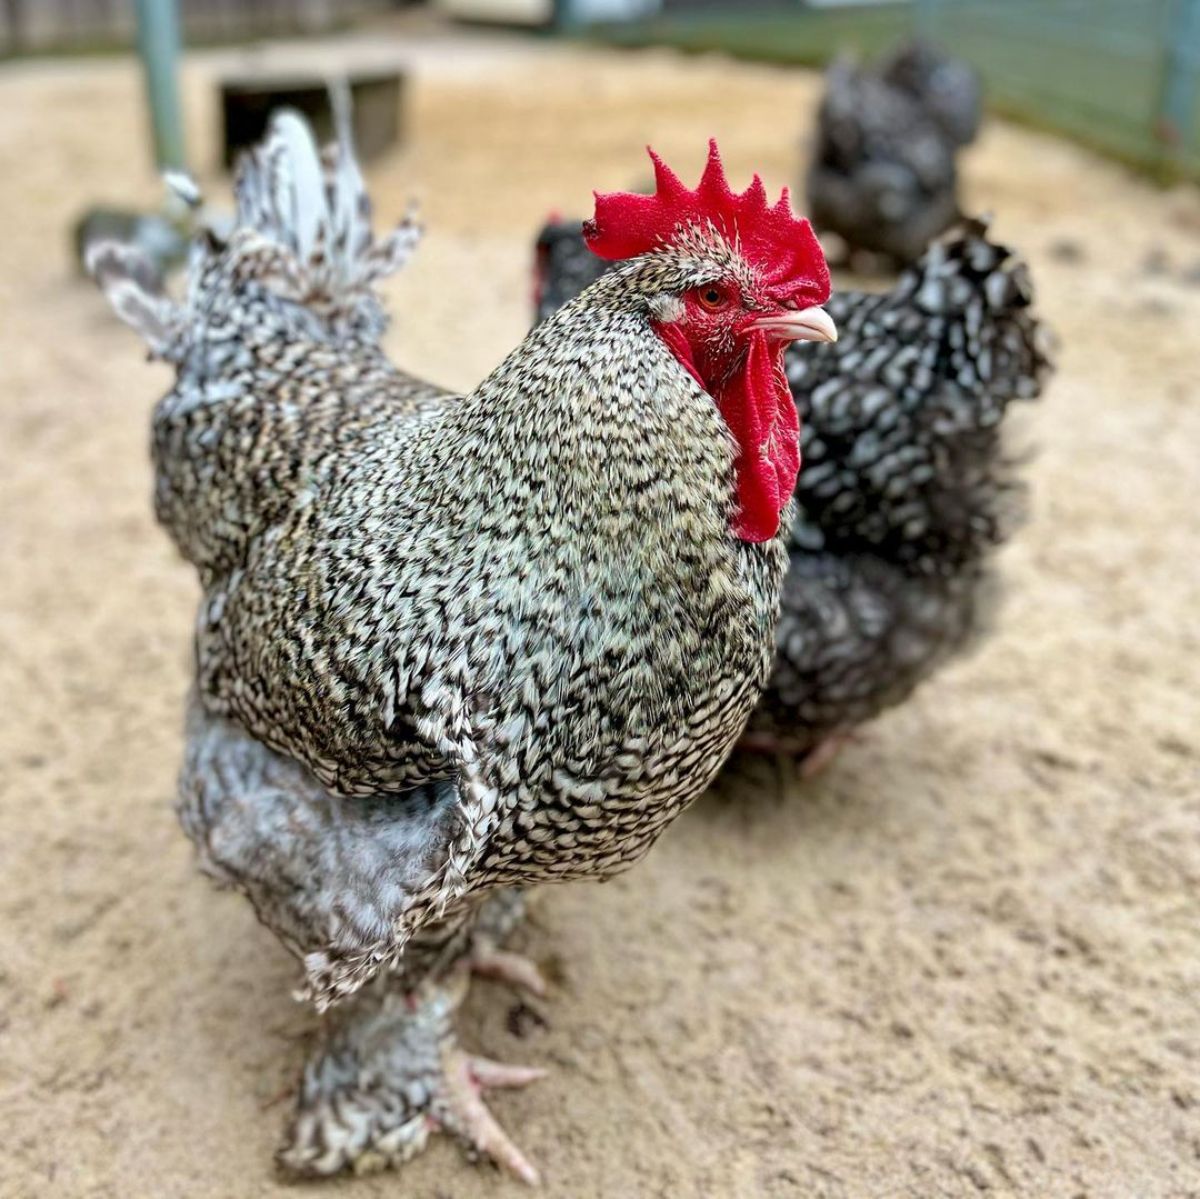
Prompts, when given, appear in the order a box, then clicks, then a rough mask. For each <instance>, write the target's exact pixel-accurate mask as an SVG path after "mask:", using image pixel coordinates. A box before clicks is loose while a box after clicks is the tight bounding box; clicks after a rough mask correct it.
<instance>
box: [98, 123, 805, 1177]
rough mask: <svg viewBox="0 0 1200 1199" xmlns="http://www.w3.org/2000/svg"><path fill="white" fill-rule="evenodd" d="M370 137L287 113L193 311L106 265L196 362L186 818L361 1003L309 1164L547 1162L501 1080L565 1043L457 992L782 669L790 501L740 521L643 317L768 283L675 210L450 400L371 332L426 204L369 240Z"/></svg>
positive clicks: (695, 761) (700, 420)
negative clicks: (481, 1013) (651, 241)
mask: <svg viewBox="0 0 1200 1199" xmlns="http://www.w3.org/2000/svg"><path fill="white" fill-rule="evenodd" d="M342 127H343V130H345V129H347V128H348V121H347V120H346V114H345V113H343V114H342ZM344 136H345V135H344ZM348 147H349V143H348V138H347V139H346V140H344V141H343V143H342V150H341V151H332V152H328V153H327V155H326V157H325V158H324V160H323V161H322V160H319V159H318V157H317V155H316V150H315V147H314V146H313V144H312V139H311V134H310V132H309V131H308V129H307V126H306V125H305V124H304V123H303V122H302V121H301V120H300V119H299V118H298V117H296V116H294V115H290V114H281V115H280V116H277V117H276V119H275V120H274V122H273V124H272V131H271V134H270V137H269V138H268V141H267V142H266V143H265V144H264V145H263V146H262V147H261V148H259V149H258V150H257V151H255V152H254V153H253V154H252V155H251V156H250V157H249V158H248V159H247V160H246V161H245V162H244V164H243V166H242V168H241V171H240V173H239V178H238V183H237V198H238V220H237V224H236V227H235V229H234V230H233V232H232V234H231V235H230V237H229V239H228V240H222V239H220V238H218V237H217V236H216V235H214V234H212V233H208V234H205V235H203V236H202V237H201V238H200V239H199V240H198V242H197V244H196V247H195V249H194V251H193V255H192V260H191V264H190V271H189V284H188V293H187V297H186V300H185V301H184V302H183V303H177V302H175V301H173V300H171V299H170V298H169V297H168V296H167V295H165V294H164V293H163V292H162V290H161V289H160V287H159V285H158V282H157V279H156V278H155V277H154V276H153V275H152V274H150V273H147V272H146V271H145V270H144V269H143V264H142V263H141V261H140V260H139V258H138V256H137V253H136V251H134V250H132V249H129V248H125V247H120V246H115V245H111V244H110V245H102V246H99V247H97V248H96V249H95V250H94V251H93V252H92V254H91V257H90V266H91V269H92V271H93V273H94V274H95V276H96V278H97V279H98V281H99V282H100V283H101V285H102V286H103V287H104V289H105V290H106V292H107V293H108V295H109V298H110V300H111V301H112V303H113V305H114V307H115V308H116V310H117V311H118V313H119V314H120V315H121V316H122V317H123V318H124V319H125V320H126V321H128V322H129V323H130V324H132V325H133V326H134V327H135V328H137V329H138V330H139V331H140V332H141V333H142V335H143V337H144V338H145V339H146V341H147V342H148V343H149V345H150V347H151V350H152V352H153V353H154V354H156V355H157V356H159V357H161V358H164V359H166V360H168V361H170V362H172V363H174V364H175V366H176V370H177V375H176V381H175V384H174V386H173V387H172V389H171V391H170V392H169V393H168V394H167V396H166V397H164V399H163V400H162V401H161V402H160V403H159V405H158V407H157V409H156V410H155V414H154V438H153V449H154V462H155V471H156V484H155V503H156V510H157V514H158V517H159V519H160V521H161V522H162V524H163V525H164V526H165V527H166V528H167V530H168V531H169V532H170V534H171V536H172V537H173V538H174V540H175V542H176V544H177V546H178V547H179V549H180V551H181V552H182V553H183V555H184V556H185V557H186V558H187V559H188V560H189V561H190V562H192V563H193V564H194V565H195V567H196V569H197V571H198V573H199V575H200V580H201V583H202V585H203V589H204V596H203V600H202V603H201V606H200V612H199V617H198V620H197V626H196V656H197V682H196V687H195V692H194V696H193V699H192V701H191V704H190V708H189V715H188V723H187V753H186V757H185V763H184V768H183V771H182V775H181V780H180V802H179V813H180V818H181V822H182V824H183V827H184V829H185V831H186V832H187V833H188V835H189V837H191V839H192V840H193V842H194V843H195V845H196V846H197V849H198V853H199V857H200V861H201V863H202V865H203V866H204V868H205V869H206V870H207V871H208V872H209V873H210V874H212V875H214V876H215V877H216V878H217V879H218V880H220V881H221V882H223V883H225V884H227V885H230V886H233V887H235V888H237V889H238V890H240V891H241V892H242V893H244V894H245V895H246V896H247V897H248V898H249V899H250V901H251V902H252V903H253V905H254V907H255V910H256V912H257V913H258V915H259V917H260V919H261V920H262V921H263V922H264V923H265V924H266V925H267V926H268V927H270V928H271V929H272V930H273V931H275V932H276V933H277V934H278V936H279V937H280V939H281V940H282V941H283V943H284V944H285V945H286V946H288V947H289V948H290V949H291V950H292V951H293V952H294V953H295V954H297V956H299V957H300V958H301V959H302V960H303V962H304V965H305V969H306V973H307V994H308V996H309V998H311V999H312V1000H313V1001H314V1002H315V1003H316V1005H317V1007H318V1008H319V1009H321V1010H324V1009H325V1008H326V1007H328V1006H329V1005H331V1004H333V1003H335V1002H336V1001H340V1000H345V1001H347V1002H345V1003H343V1004H342V1006H341V1007H339V1008H338V1009H337V1011H336V1012H334V1013H331V1014H330V1015H328V1016H327V1018H326V1019H327V1036H326V1038H325V1041H324V1044H323V1046H322V1048H321V1049H320V1050H319V1051H318V1053H317V1055H316V1056H315V1057H314V1058H313V1060H312V1061H311V1062H310V1065H309V1068H308V1070H307V1071H306V1074H305V1081H304V1084H303V1086H302V1088H301V1094H300V1098H299V1101H298V1105H297V1111H296V1115H295V1118H294V1120H293V1123H292V1126H291V1130H290V1132H289V1135H288V1141H287V1144H286V1146H285V1148H284V1150H283V1151H282V1154H281V1162H282V1163H283V1164H284V1165H285V1166H286V1167H287V1168H288V1169H289V1170H292V1171H294V1172H299V1173H302V1174H312V1173H318V1174H320V1173H330V1172H334V1171H337V1170H340V1169H342V1168H353V1169H355V1170H362V1169H370V1168H374V1167H376V1166H380V1165H389V1164H395V1163H398V1162H401V1161H403V1160H405V1159H406V1158H407V1157H408V1156H410V1155H411V1154H412V1153H413V1152H416V1151H417V1150H418V1149H419V1148H420V1147H421V1146H422V1145H423V1144H424V1140H425V1138H426V1137H427V1136H428V1134H429V1131H430V1129H431V1128H433V1127H441V1128H444V1129H446V1130H448V1131H452V1132H456V1133H458V1135H460V1136H461V1137H462V1138H463V1139H464V1140H466V1141H467V1142H468V1144H469V1145H471V1146H472V1147H473V1148H475V1149H476V1150H478V1151H482V1152H485V1153H488V1154H489V1155H490V1156H492V1157H493V1158H495V1159H496V1160H497V1161H500V1162H503V1163H504V1164H506V1165H507V1166H508V1167H509V1168H510V1169H511V1170H512V1171H513V1172H514V1173H516V1174H518V1175H519V1176H520V1177H522V1178H525V1179H526V1180H528V1181H532V1180H534V1179H535V1178H536V1171H534V1170H533V1167H532V1166H531V1165H530V1164H529V1163H528V1162H527V1161H526V1160H525V1159H524V1158H523V1156H522V1155H521V1154H520V1152H519V1150H517V1149H516V1147H515V1146H513V1145H512V1143H511V1142H510V1141H509V1140H508V1138H507V1137H506V1136H505V1135H504V1133H503V1131H502V1130H500V1129H499V1127H498V1126H497V1125H496V1124H495V1122H494V1121H493V1120H492V1119H491V1117H490V1115H489V1114H488V1113H487V1111H486V1109H485V1108H484V1107H483V1105H482V1103H481V1101H480V1099H479V1095H478V1092H479V1089H480V1087H481V1086H486V1085H497V1086H505V1085H523V1083H524V1082H527V1081H530V1080H532V1078H533V1077H536V1076H537V1075H538V1074H539V1073H540V1072H538V1071H530V1070H527V1069H523V1068H512V1067H504V1066H500V1065H499V1064H497V1063H492V1062H487V1061H485V1060H484V1059H479V1058H473V1057H470V1056H469V1055H465V1054H463V1053H462V1051H461V1050H459V1049H458V1047H457V1043H456V1041H455V1040H454V1038H453V1029H452V1016H453V1012H454V1009H455V1008H456V1007H457V1005H458V1003H459V1002H460V1000H461V997H462V994H463V993H464V991H465V972H466V971H467V970H468V969H469V968H470V966H469V963H470V962H474V963H475V965H476V967H478V968H482V967H481V966H480V958H481V954H482V950H481V949H480V944H481V941H480V921H481V920H482V919H484V917H483V916H481V912H484V911H488V912H493V913H494V912H495V911H496V910H497V909H498V907H499V908H504V909H505V910H508V905H509V901H510V897H511V896H512V894H513V892H512V890H511V886H512V884H520V883H536V882H548V881H558V880H563V879H570V878H581V877H604V876H606V875H609V874H612V873H614V872H615V871H617V870H620V869H622V868H624V867H626V866H628V865H629V864H631V863H632V862H633V861H634V860H636V859H637V858H638V857H640V856H641V855H642V854H643V853H644V852H645V851H646V849H647V848H648V847H649V846H650V844H651V843H652V842H653V840H654V839H655V837H656V836H657V835H658V834H659V833H660V832H661V831H662V829H663V828H664V827H665V825H666V824H667V823H668V822H669V821H670V819H671V818H672V817H674V816H675V815H676V814H677V813H678V812H679V811H680V810H681V809H682V808H683V807H684V806H685V805H686V804H687V803H688V802H689V801H690V800H692V799H693V798H694V797H695V796H696V795H698V794H699V793H700V791H702V790H703V788H704V787H705V786H706V785H707V783H708V782H709V780H710V779H711V778H712V776H713V774H714V773H715V772H716V770H717V769H718V768H719V766H720V764H721V762H722V761H723V760H724V758H725V756H726V755H727V753H728V752H729V750H730V749H731V748H732V746H733V744H734V743H735V741H736V740H737V738H738V736H739V735H740V733H741V731H742V728H743V726H744V725H745V722H746V719H747V717H748V716H749V714H750V712H751V710H752V709H753V707H754V705H755V703H756V702H757V699H758V696H759V694H760V692H761V689H762V686H763V684H764V683H765V681H766V678H767V676H768V674H769V672H770V669H771V662H772V656H773V644H774V626H775V621H776V619H777V616H778V611H779V593H780V588H781V586H782V581H783V574H784V570H785V567H786V560H787V557H786V552H785V549H784V540H785V536H786V520H785V521H784V523H783V524H781V526H780V531H779V533H778V534H777V535H776V536H775V537H774V538H772V539H770V540H768V541H765V542H761V543H751V542H748V541H744V540H741V539H739V538H738V537H737V536H735V534H734V532H733V531H732V529H731V521H732V518H733V517H734V515H735V512H736V511H737V507H738V499H737V493H736V490H735V475H734V463H735V455H736V445H735V443H734V440H733V438H732V437H731V435H730V433H729V430H728V429H727V428H726V426H725V424H724V422H723V420H722V418H721V416H720V414H719V411H718V409H717V406H716V404H715V403H714V401H713V399H712V398H711V397H710V396H709V395H708V394H707V393H706V392H705V391H704V390H702V388H701V387H700V386H699V385H698V384H697V382H696V381H695V379H694V378H693V376H692V374H691V373H689V371H688V370H685V369H684V367H683V366H681V365H680V363H679V361H678V360H677V359H676V358H675V357H674V356H673V355H672V353H671V352H670V351H669V350H668V349H667V347H666V345H665V344H664V341H663V340H662V338H660V337H659V336H658V335H657V334H656V333H655V332H654V330H653V328H652V321H670V320H673V319H676V317H677V316H678V314H679V312H680V311H682V308H683V305H682V303H681V301H680V300H679V298H678V296H679V293H681V292H684V291H685V290H688V289H693V288H696V287H700V286H703V285H706V284H708V283H710V282H713V281H718V280H721V281H730V282H732V283H734V284H735V285H736V286H737V288H738V291H739V294H740V295H742V296H745V297H747V303H750V302H751V300H752V299H753V294H754V285H755V282H756V279H757V276H756V275H755V273H754V269H753V268H752V267H751V265H750V264H748V263H747V262H746V261H745V260H744V259H743V258H742V257H741V256H740V254H739V253H737V252H736V250H735V249H734V248H733V247H732V246H731V245H729V244H728V243H727V242H726V241H725V240H724V239H722V238H721V237H720V236H719V235H718V234H717V233H716V232H715V230H714V229H713V228H712V227H711V226H706V227H703V228H690V227H689V228H687V229H681V230H679V231H678V233H677V235H676V237H675V239H674V240H673V242H672V243H671V245H670V246H666V247H663V248H661V249H657V250H655V251H654V252H652V253H650V254H647V255H644V256H642V257H640V258H634V259H631V260H629V261H626V262H623V263H622V264H620V265H619V266H618V267H617V268H616V269H615V270H614V271H613V272H612V273H611V274H609V275H607V276H606V277H605V278H604V279H603V280H601V281H599V282H598V283H597V284H596V285H595V286H594V287H593V288H591V289H590V290H589V291H588V292H587V293H586V294H585V295H582V296H580V297H579V298H578V299H576V300H574V301H573V302H572V303H570V304H568V305H566V306H565V307H564V308H563V309H562V311H560V312H559V313H558V314H557V315H556V316H555V317H554V318H553V319H552V320H549V321H547V322H546V323H544V324H543V325H542V326H541V327H539V328H538V329H537V330H535V331H533V332H532V333H531V334H530V335H529V336H528V337H527V338H526V339H525V341H524V342H523V343H522V344H521V345H520V346H519V347H517V349H516V350H514V351H513V353H512V354H510V355H509V357H508V358H507V359H506V360H505V361H504V362H503V363H501V365H500V366H499V367H497V369H496V370H495V371H494V372H493V373H492V374H491V375H490V376H489V377H488V378H487V379H486V380H485V381H484V382H483V383H482V384H481V385H480V386H479V387H478V388H477V389H476V390H475V391H474V392H472V393H470V394H468V395H466V396H458V395H454V394H451V393H449V392H446V391H445V390H443V389H441V388H438V387H435V386H433V385H430V384H427V383H424V382H422V381H420V380H417V379H414V378H412V377H410V376H408V375H405V374H403V373H402V372H400V371H398V370H397V369H396V368H395V367H394V366H392V365H391V364H390V363H389V362H388V361H387V360H386V359H385V358H384V356H383V354H382V352H381V350H380V348H379V344H378V343H379V337H380V334H381V332H382V330H383V327H384V314H383V311H382V308H381V306H380V303H379V300H378V298H377V296H376V295H375V293H374V291H373V290H372V287H371V284H372V282H373V281H374V280H375V279H377V278H379V277H380V276H381V275H384V274H387V273H388V272H390V271H393V270H395V269H396V268H397V267H398V266H400V265H401V264H402V263H403V261H404V259H405V257H406V256H407V254H408V252H409V251H410V250H411V248H412V246H413V244H414V243H415V241H416V236H417V230H416V227H415V226H414V225H413V224H412V223H411V222H407V221H406V222H405V223H403V224H402V225H401V226H400V227H399V228H398V229H397V230H396V231H395V232H394V233H393V234H392V235H391V236H390V237H388V238H385V239H383V240H382V241H377V240H376V239H375V238H374V237H373V235H372V234H371V231H370V227H369V205H368V203H367V198H366V193H365V190H364V189H363V185H362V179H361V177H360V175H359V173H358V168H357V166H356V164H355V162H354V160H353V155H352V154H351V153H349V152H348ZM181 186H183V191H182V192H181V194H184V195H186V196H191V195H192V192H193V189H192V188H191V187H189V186H184V185H181ZM489 923H490V924H492V925H494V924H495V923H496V921H495V920H494V919H492V920H490V921H489ZM506 923H507V919H506V921H502V922H501V924H503V925H505V926H506ZM500 931H501V932H502V931H503V929H502V928H501V929H500ZM493 939H494V938H493ZM491 956H492V958H493V966H494V965H495V961H494V959H495V957H496V955H495V954H493V955H491ZM501 956H503V955H501ZM505 971H506V972H507V977H509V978H511V979H514V980H515V981H517V982H518V983H519V984H521V985H525V986H529V985H531V983H530V979H531V978H532V979H533V980H534V981H535V982H536V981H537V979H536V972H533V973H532V974H531V973H530V970H529V969H528V968H527V967H524V968H521V969H515V968H514V967H513V966H512V964H511V963H509V964H508V965H507V966H506V967H505ZM368 982H370V983H371V986H370V988H369V992H368V993H364V994H361V995H359V996H355V997H352V995H353V993H354V992H355V991H359V990H360V989H361V988H363V987H364V984H367V983H368Z"/></svg>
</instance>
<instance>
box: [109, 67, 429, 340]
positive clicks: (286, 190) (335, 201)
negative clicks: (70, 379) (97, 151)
mask: <svg viewBox="0 0 1200 1199" xmlns="http://www.w3.org/2000/svg"><path fill="white" fill-rule="evenodd" d="M331 99H332V103H333V109H334V116H335V124H336V130H337V142H336V143H335V144H334V145H332V146H329V147H327V148H326V150H325V152H324V153H321V152H320V151H319V150H318V148H317V143H316V140H315V139H314V137H313V133H312V129H311V127H310V126H309V124H308V122H307V121H306V120H305V119H304V118H303V117H302V116H300V115H299V114H298V113H296V112H293V111H290V110H286V109H285V110H281V111H279V112H277V113H275V114H274V116H273V117H272V118H271V122H270V125H269V127H268V131H267V136H266V138H265V139H264V140H263V142H262V143H261V144H260V145H259V146H257V147H256V148H255V149H253V150H251V151H250V152H248V153H247V154H246V155H245V156H244V157H243V159H242V161H241V162H240V163H239V166H238V172H237V179H236V182H235V184H234V194H235V198H236V203H237V211H236V216H235V218H234V221H233V223H232V226H231V227H230V228H229V229H228V231H227V232H225V233H224V234H222V233H219V232H218V222H216V221H209V222H207V223H203V222H197V223H198V225H199V227H200V233H199V236H198V237H197V239H196V242H195V244H194V246H193V251H192V254H191V257H190V259H189V264H188V276H189V279H188V302H187V304H186V305H185V306H182V307H180V306H175V305H171V303H170V301H168V300H166V299H165V297H163V296H162V294H161V289H159V292H158V294H155V292H154V291H153V290H152V289H151V288H150V287H148V282H149V278H150V275H149V273H148V271H147V269H146V265H145V263H144V261H141V256H140V255H139V254H138V253H137V252H136V251H135V250H134V249H133V248H132V247H126V246H119V245H116V244H115V243H102V244H101V245H99V246H97V247H96V249H95V250H94V251H93V253H91V254H90V255H89V270H90V271H91V273H92V275H93V277H95V279H96V280H97V282H98V283H99V284H100V286H101V287H102V288H103V290H104V291H105V293H106V294H107V295H108V297H109V300H110V302H111V303H112V305H113V307H114V308H115V309H116V311H117V313H118V315H119V316H121V317H122V319H124V320H126V321H127V322H128V323H129V324H131V325H132V326H133V327H134V328H135V329H137V331H138V332H139V333H141V335H142V337H143V338H144V339H145V340H146V341H147V342H148V343H149V345H150V348H151V352H152V353H154V354H156V355H157V356H159V357H164V358H168V359H171V360H173V361H181V360H182V358H183V356H184V355H185V353H186V349H187V337H186V336H185V337H183V338H182V339H181V337H180V333H181V331H182V332H183V333H184V334H187V333H188V332H189V324H190V323H192V324H194V323H195V322H200V323H201V324H202V323H203V314H204V313H206V312H207V311H209V309H210V308H211V307H212V304H211V301H212V300H213V299H214V297H215V298H216V299H218V300H220V299H221V298H222V294H223V293H229V292H232V291H236V290H238V289H239V288H241V287H244V286H246V285H253V286H256V287H259V288H262V289H265V290H266V291H267V292H269V293H271V294H272V295H274V296H275V297H276V298H277V300H278V301H280V302H283V303H288V304H293V305H298V306H300V307H302V308H304V309H305V310H306V314H307V316H308V317H316V318H317V320H318V324H319V326H320V327H323V329H324V331H325V334H326V335H328V336H329V337H330V338H332V339H333V340H344V339H354V340H366V341H377V340H378V339H379V337H380V336H381V335H382V333H383V330H384V328H385V327H386V324H387V319H386V316H385V314H384V310H383V306H382V304H381V302H380V299H379V297H378V295H376V293H375V291H374V290H373V287H372V284H374V283H375V282H377V281H378V280H380V279H383V278H385V277H386V276H388V275H391V274H394V273H395V272H396V271H398V270H399V269H400V268H401V267H403V266H404V264H405V263H406V262H407V261H408V259H409V257H410V256H411V254H412V251H413V250H414V248H415V247H416V245H417V242H418V241H419V240H420V236H421V229H420V225H419V224H418V222H417V220H416V219H415V215H414V214H413V213H412V212H411V211H410V212H409V213H408V214H407V215H406V216H405V217H404V219H403V220H402V221H400V223H399V224H398V225H397V226H396V227H395V228H394V229H392V230H391V232H389V233H388V234H387V235H385V236H384V237H382V238H376V237H375V235H374V233H373V232H372V229H371V204H370V200H369V198H368V196H367V190H366V185H365V182H364V180H363V176H362V172H361V170H360V169H359V165H358V160H357V158H356V157H355V153H354V144H353V137H352V133H351V114H350V98H349V90H348V88H346V87H345V85H344V84H343V85H341V86H340V87H334V88H332V89H331ZM166 182H167V186H168V187H169V188H170V190H171V192H172V193H173V194H174V195H175V196H176V197H177V198H179V199H182V200H184V201H185V202H186V203H187V205H188V206H189V207H191V208H193V209H198V208H199V206H200V203H201V196H200V193H199V189H198V188H196V186H195V184H194V183H192V181H191V180H190V179H188V178H187V177H186V176H181V175H177V174H172V175H171V176H170V177H168V179H167V180H166ZM167 306H169V307H170V309H171V311H170V316H171V319H170V321H169V322H167V321H166V317H167V315H168V308H167ZM168 327H169V331H170V333H171V336H170V337H165V336H164V333H165V332H167V330H168ZM190 332H191V333H192V334H195V333H196V332H197V330H196V329H194V328H193V329H191V330H190Z"/></svg>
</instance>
